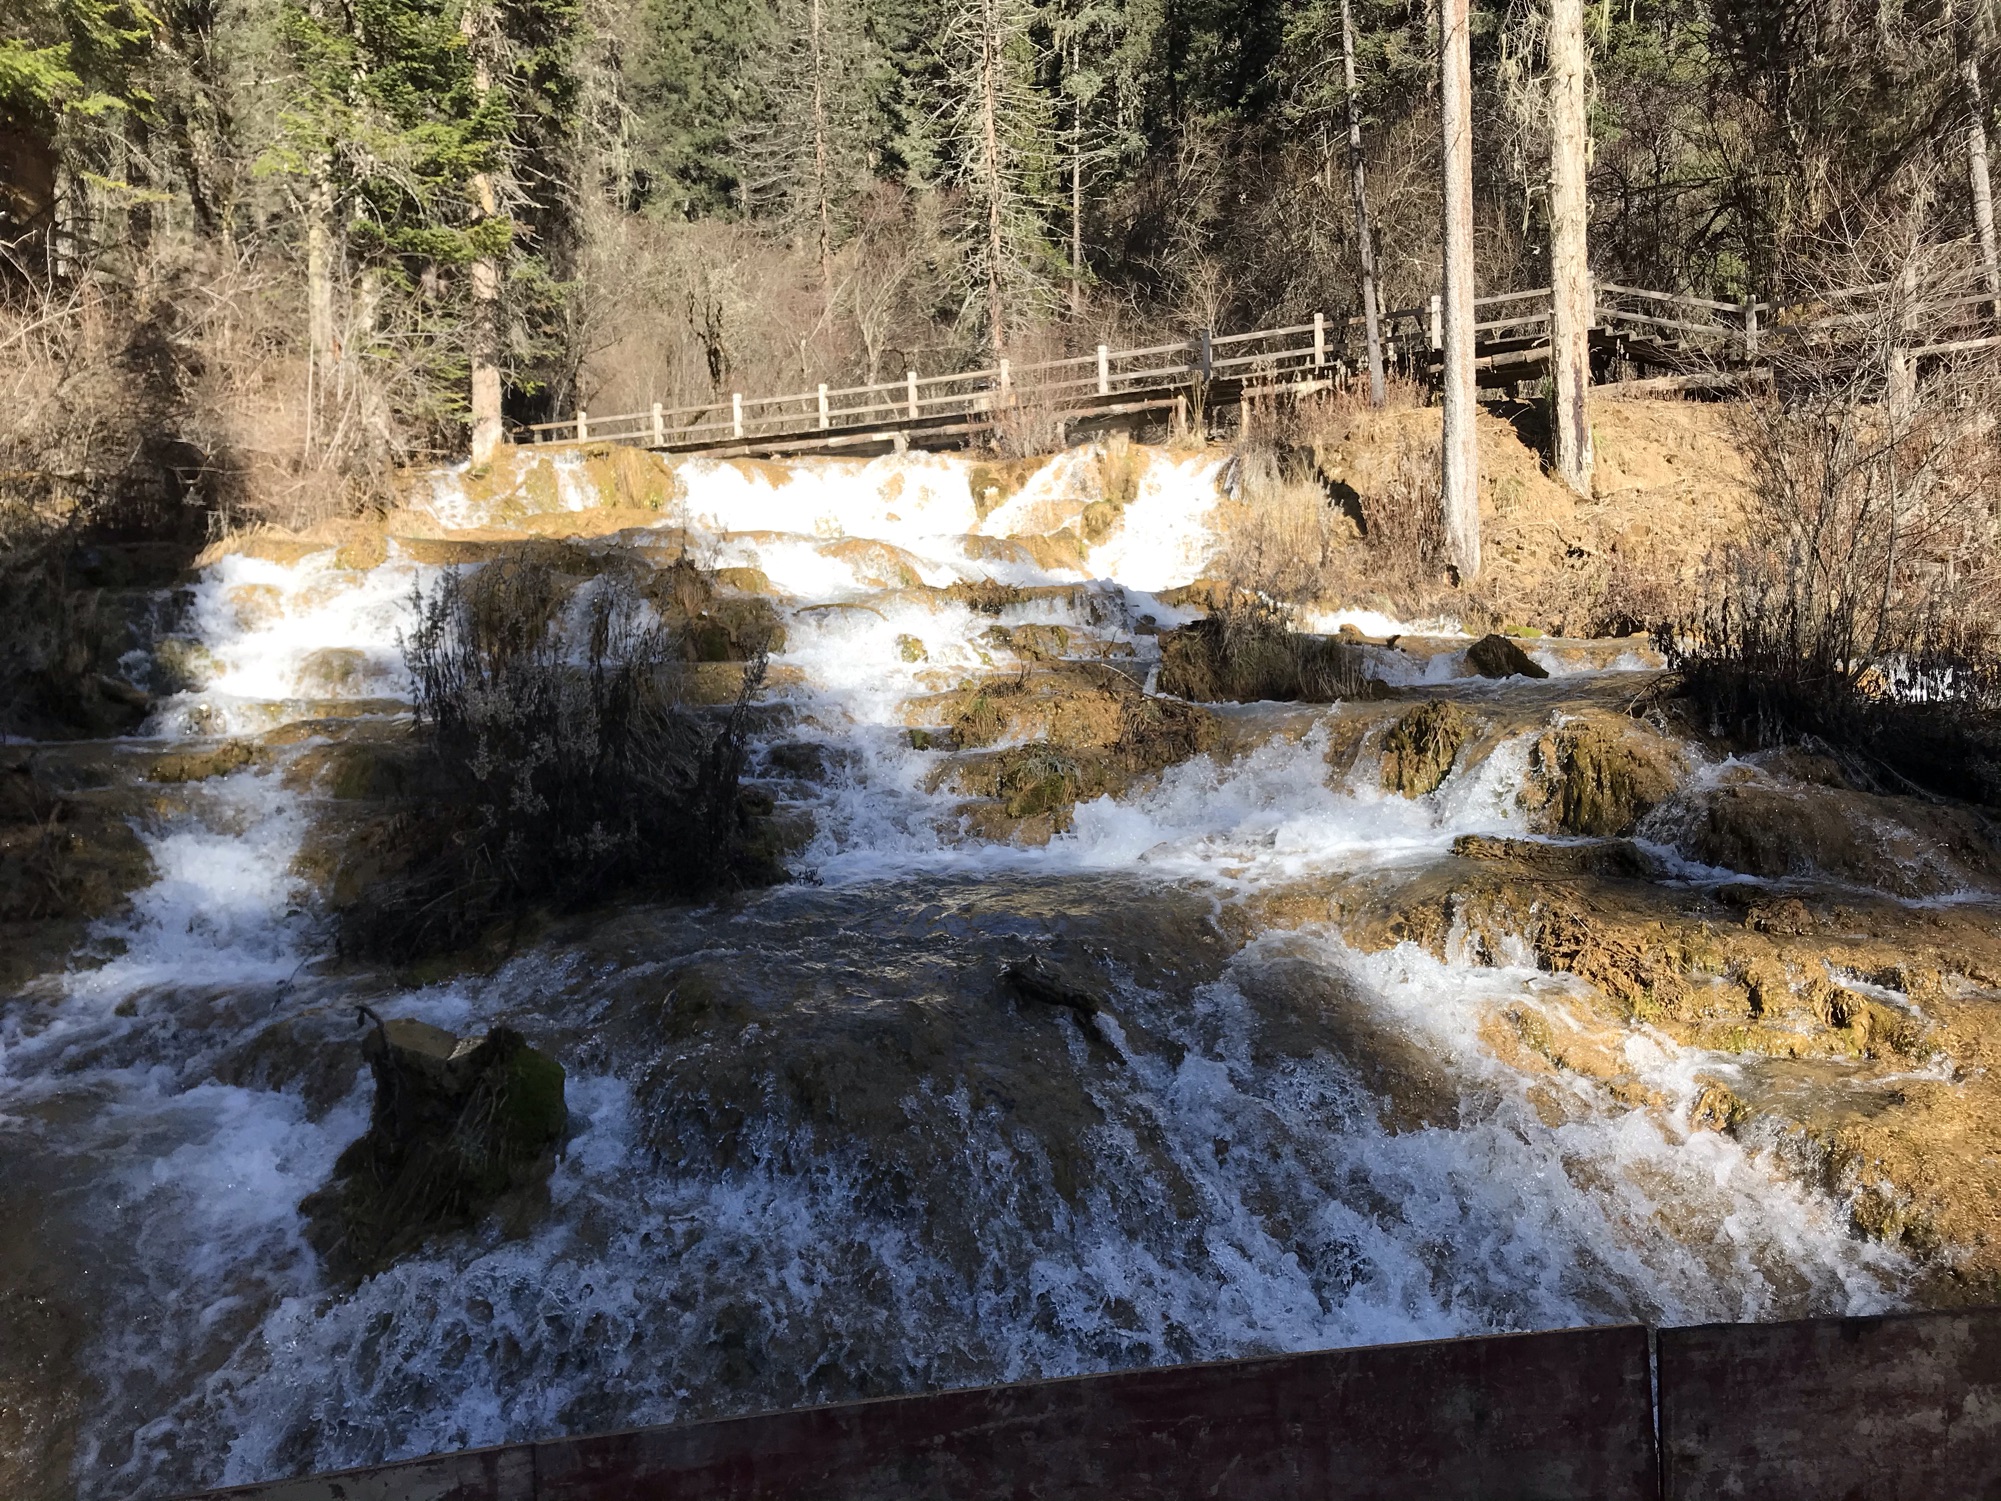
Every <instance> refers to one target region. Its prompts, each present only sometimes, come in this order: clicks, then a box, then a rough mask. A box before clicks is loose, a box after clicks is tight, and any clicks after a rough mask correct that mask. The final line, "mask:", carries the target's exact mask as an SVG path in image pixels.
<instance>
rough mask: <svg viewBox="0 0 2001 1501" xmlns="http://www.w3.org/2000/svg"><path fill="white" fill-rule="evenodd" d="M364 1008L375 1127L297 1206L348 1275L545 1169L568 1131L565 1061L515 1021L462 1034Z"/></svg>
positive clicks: (538, 1177)
mask: <svg viewBox="0 0 2001 1501" xmlns="http://www.w3.org/2000/svg"><path fill="white" fill-rule="evenodd" d="M364 1017H365V1018H366V1020H368V1021H369V1022H371V1023H372V1024H373V1025H372V1027H371V1030H370V1031H369V1033H368V1034H367V1036H366V1037H365V1039H364V1040H363V1043H362V1049H361V1051H362V1057H363V1058H364V1059H365V1060H366V1062H367V1064H368V1067H369V1070H370V1072H371V1073H373V1074H374V1076H375V1102H374V1105H373V1106H372V1108H371V1110H370V1113H369V1121H368V1130H367V1131H366V1132H365V1133H364V1134H363V1135H362V1136H360V1137H359V1138H357V1139H356V1140H355V1141H354V1142H353V1143H352V1144H350V1145H349V1146H348V1148H347V1149H346V1150H345V1151H343V1152H342V1153H341V1155H340V1157H339V1159H338V1160H337V1161H336V1162H335V1164H334V1177H333V1181H332V1182H331V1183H330V1184H328V1186H327V1187H325V1188H323V1189H321V1190H319V1191H318V1192H316V1193H314V1194H312V1195H310V1196H308V1197H307V1199H306V1200H305V1202H304V1203H302V1204H301V1205H300V1206H299V1207H300V1209H301V1211H302V1212H303V1213H304V1214H305V1216H306V1219H307V1226H308V1228H307V1234H308V1239H309V1240H311V1241H312V1243H313V1244H314V1245H315V1247H316V1248H317V1249H319V1250H320V1252H321V1253H322V1254H323V1255H325V1256H327V1258H328V1259H329V1261H330V1262H331V1263H332V1264H333V1265H334V1266H335V1267H336V1268H337V1269H338V1270H340V1271H343V1272H346V1273H347V1274H348V1275H350V1276H353V1275H365V1274H367V1273H369V1272H373V1271H376V1270H379V1269H380V1268H382V1267H383V1266H386V1265H387V1264H388V1263H389V1262H391V1261H394V1260H395V1259H396V1258H397V1257H398V1256H400V1255H403V1254H405V1253H406V1252H408V1251H411V1250H414V1249H416V1248H417V1247H418V1246H420V1245H421V1244H423V1242H424V1241H426V1240H427V1239H429V1238H430V1237H432V1236H433V1235H436V1234H438V1233H440V1232H443V1231H448V1230H452V1229H457V1228H462V1227H464V1226H466V1225H469V1224H471V1223H473V1222H474V1221H475V1220H477V1219H479V1218H480V1217H482V1216H483V1215H484V1214H485V1213H486V1212H487V1211H488V1210H489V1209H491V1208H492V1207H493V1206H494V1204H495V1201H496V1200H498V1199H499V1198H500V1197H501V1196H502V1195H504V1194H507V1193H509V1192H510V1191H512V1190H517V1189H522V1188H526V1187H529V1186H531V1185H534V1184H537V1183H539V1182H541V1181H542V1180H544V1179H546V1176H547V1173H548V1168H549V1163H550V1160H551V1157H552V1154H553V1152H554V1150H555V1149H556V1147H557V1146H559V1145H560V1144H561V1142H562V1140H563V1138H564V1136H565V1135H566V1134H567V1132H568V1130H569V1109H568V1106H567V1105H566V1103H565V1101H564V1098H563V1086H564V1071H563V1066H562V1064H560V1063H558V1062H557V1061H556V1060H555V1059H553V1058H551V1057H549V1056H548V1055H547V1054H545V1053H541V1052H538V1051H537V1050H536V1049H534V1048H532V1047H530V1046H529V1044H528V1040H527V1039H526V1038H525V1037H523V1036H522V1035H521V1034H520V1033H519V1032H517V1031H515V1030H514V1029H512V1028H511V1027H495V1028H494V1029H493V1030H492V1031H490V1032H488V1033H487V1034H486V1036H485V1037H483V1038H478V1039H474V1038H466V1039H463V1040H461V1039H460V1038H457V1037H455V1036H453V1035H452V1034H451V1033H450V1032H447V1031H444V1030H443V1029H442V1028H439V1027H434V1026H430V1025H429V1024H427V1023H425V1022H420V1021H415V1020H409V1019H397V1020H391V1021H384V1020H382V1019H380V1018H378V1017H376V1016H374V1015H373V1013H369V1012H364Z"/></svg>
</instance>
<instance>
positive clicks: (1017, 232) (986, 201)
mask: <svg viewBox="0 0 2001 1501" xmlns="http://www.w3.org/2000/svg"><path fill="white" fill-rule="evenodd" d="M1036 20H1037V17H1036V13H1035V10H1034V8H1033V6H1032V5H1031V4H1029V3H1028V0H966V3H965V4H963V5H961V6H960V7H959V8H958V10H957V11H956V12H955V14H954V15H953V18H952V21H951V24H950V27H949V28H948V30H947V31H946V34H945V46H944V58H945V62H946V67H947V77H946V88H947V102H946V104H945V106H944V107H943V109H942V111H941V118H942V120H943V123H944V125H945V132H944V134H945V142H946V148H947V152H948V181H949V182H951V183H952V185H953V186H955V187H956V188H957V189H958V190H959V192H960V193H961V195H962V196H963V203H964V214H965V230H964V234H965V240H966V250H967V254H966V269H967V279H968V291H969V294H970V296H971V298H972V300H973V301H974V303H975V305H976V306H977V307H978V309H979V314H980V321H981V322H982V324H983V326H984V328H985V331H986V335H987V341H988V344H989V346H990V347H991V348H992V350H993V352H994V354H995V356H996V357H997V358H998V357H1000V356H1003V355H1005V354H1006V352H1007V344H1008V336H1009V334H1010V332H1011V331H1012V330H1013V329H1015V328H1018V327H1019V326H1021V325H1022V324H1024V323H1026V322H1028V321H1030V320H1031V319H1032V318H1033V317H1035V316H1036V315H1037V314H1039V313H1042V312H1044V311H1046V310H1047V309H1048V307H1049V306H1050V303H1051V300H1052V292H1053V286H1052V280H1053V277H1052V273H1053V272H1055V271H1056V269H1057V267H1058V265H1059V264H1060V263H1059V261H1058V259H1057V256H1056V253H1055V250H1054V248H1053V247H1052V246H1051V245H1050V243H1049V225H1050V223H1051V221H1052V219H1053V218H1054V213H1053V212H1052V210H1053V207H1054V205H1053V203H1052V201H1051V200H1052V197H1053V194H1052V192H1051V189H1052V187H1053V185H1054V180H1055V177H1056V173H1057V154H1056V150H1055V138H1056V133H1055V128H1054V124H1055V122H1054V119H1053V110H1052V108H1051V103H1050V99H1049V96H1048V95H1047V94H1046V93H1044V92H1043V91H1042V90H1041V89H1040V88H1038V87H1037V84H1036V75H1037V71H1038V68H1039V67H1040V65H1041V63H1042V61H1043V58H1042V55H1041V50H1040V49H1039V47H1038V46H1037V43H1036V40H1035V37H1034V31H1033V28H1034V26H1035V22H1036Z"/></svg>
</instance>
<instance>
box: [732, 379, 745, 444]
mask: <svg viewBox="0 0 2001 1501" xmlns="http://www.w3.org/2000/svg"><path fill="white" fill-rule="evenodd" d="M730 427H731V429H732V430H733V431H734V432H735V434H736V436H737V437H739V438H741V437H742V436H743V392H741V391H732V392H730Z"/></svg>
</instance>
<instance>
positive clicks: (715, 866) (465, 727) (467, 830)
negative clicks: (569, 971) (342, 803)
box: [340, 561, 775, 960]
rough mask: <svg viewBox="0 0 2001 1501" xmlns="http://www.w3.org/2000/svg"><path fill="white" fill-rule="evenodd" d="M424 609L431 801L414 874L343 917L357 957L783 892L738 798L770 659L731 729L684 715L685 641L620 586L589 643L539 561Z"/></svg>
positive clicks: (422, 815)
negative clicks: (568, 917) (572, 918)
mask: <svg viewBox="0 0 2001 1501" xmlns="http://www.w3.org/2000/svg"><path fill="white" fill-rule="evenodd" d="M413 604H414V605H415V607H416V613H417V626H416V629H415V631H414V632H413V633H412V634H411V635H410V636H409V637H408V638H407V639H406V641H405V643H404V655H405V658H406V660H407V662H408V664H409V667H410V673H411V677H412V679H413V680H414V682H415V685H416V691H415V698H414V702H415V708H416V714H417V728H416V736H417V753H418V762H419V764H418V766H417V768H416V770H415V774H414V777H413V782H414V785H416V786H417V787H418V788H419V789H421V791H420V796H419V798H418V799H416V800H413V802H412V804H411V805H410V806H409V807H407V808H406V809H404V810H403V811H402V812H401V814H400V815H399V818H400V828H399V829H398V831H397V838H396V843H397V845H398V847H399V848H400V849H401V851H402V852H403V855H404V859H405V864H404V865H403V868H402V870H401V872H400V873H399V874H397V875H396V876H394V877H393V878H392V879H389V880H387V881H382V882H378V883H376V884H375V885H373V886H372V887H371V888H370V889H369V890H368V891H366V892H364V893H363V894H362V895H361V896H360V897H359V898H358V899H357V900H356V901H355V902H354V903H353V904H352V905H350V906H349V907H347V908H346V909H345V910H344V911H343V912H342V913H341V914H340V918H341V934H340V936H341V946H342V948H343V950H344V951H345V952H348V953H353V954H360V955H366V956H371V957H382V958H389V959H398V960H402V959H410V958H414V957H417V956H419V955H422V954H425V953H429V952H435V951H440V950H448V949H451V948H455V947H458V946H461V945H463V944H465V943H467V942H469V941H471V940H472V939H474V938H475V937H477V936H478V934H479V933H480V932H482V931H483V930H485V929H487V928H488V927H490V926H491V925H493V924H494V923H495V922H497V921H500V920H502V919H505V918H508V917H510V916H514V915H517V914H519V913H521V912H522V911H524V910H526V909H529V908H532V907H535V906H539V905H545V904H546V905H549V906H552V907H556V908H577V907H581V906H585V905H588V904H589V903H592V902H595V901H599V900H602V899H604V898H606V897H608V896H611V895H613V894H616V893H619V892H624V891H638V892H645V893H651V894H658V895H667V896H677V897H684V898H700V897H706V896H710V895H712V894H714V893H716V892H718V891H723V890H728V889H730V888H732V887H735V886H738V885H741V884H744V883H746V882H750V881H755V880H765V879H770V878H772V877H773V876H774V875H775V872H774V871H773V870H772V869H771V868H770V867H769V865H768V864H767V863H766V862H764V861H763V860H762V859H760V857H759V856H758V855H756V854H755V853H754V852H753V850H752V848H751V845H750V841H749V821H748V817H747V815H746V812H745V809H744V806H743V802H742V799H741V798H740V795H739V793H740V784H741V779H742V776H743V770H744V759H745V742H746V736H747V733H748V714H747V711H748V707H749V702H750V698H751V696H752V695H753V694H754V693H755V692H756V690H757V687H758V686H759V684H760V683H761V681H762V678H763V666H764V664H763V659H762V657H761V656H760V657H759V658H758V659H757V660H756V661H755V662H753V663H752V664H751V665H750V667H749V668H748V669H747V670H746V671H745V673H744V677H743V687H742V691H741V693H740V694H739V696H738V698H737V701H736V704H735V705H734V707H733V708H732V709H731V710H730V711H729V712H728V713H727V714H726V715H725V716H723V717H722V718H721V719H720V720H718V719H715V718H712V717H709V716H705V715H703V714H701V713H700V712H698V711H696V710H694V709H692V708H690V707H688V706H687V705H686V704H685V703H684V701H683V697H682V691H681V672H682V669H681V657H682V643H681V642H679V641H678V640H676V639H675V637H674V635H673V633H671V632H669V631H668V630H667V629H666V628H664V627H662V626H660V625H659V624H657V623H655V622H654V621H653V620H652V619H651V618H650V617H649V615H648V613H647V612H646V611H645V610H644V609H643V608H642V601H641V599H640V596H639V595H638V593H637V591H636V590H635V589H633V588H632V587H631V586H630V585H629V584H628V583H627V582H626V581H625V580H624V579H623V578H621V577H617V576H608V577H605V578H602V579H600V580H598V581H597V583H596V584H595V585H594V586H590V592H589V595H588V597H587V598H586V599H585V600H584V601H583V604H582V608H581V610H580V611H578V612H577V614H578V615H579V616H580V620H579V622H578V624H577V626H576V628H574V629H572V628H566V625H565V620H566V617H568V616H570V614H571V611H570V608H569V590H568V588H567V587H566V586H565V584H564V582H563V581H562V580H561V579H559V578H558V577H557V576H556V574H555V571H554V570H553V569H551V568H550V567H549V566H548V565H547V564H545V563H542V562H538V561H522V562H517V563H514V564H512V565H510V566H507V567H504V568H502V567H489V568H486V569H482V570H480V571H479V572H477V573H475V574H473V575H472V576H471V577H470V578H469V579H462V578H461V576H460V575H458V574H456V573H450V574H447V575H445V577H444V578H443V579H442V580H441V581H440V582H439V584H438V586H437V588H436V589H435V590H434V591H432V592H431V593H429V594H428V595H427V594H424V593H422V592H419V593H418V594H417V595H416V596H415V597H414V599H413Z"/></svg>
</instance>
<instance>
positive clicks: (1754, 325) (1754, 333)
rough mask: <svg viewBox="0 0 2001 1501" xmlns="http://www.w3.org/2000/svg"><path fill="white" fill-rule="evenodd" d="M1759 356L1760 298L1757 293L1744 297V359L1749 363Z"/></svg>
mask: <svg viewBox="0 0 2001 1501" xmlns="http://www.w3.org/2000/svg"><path fill="white" fill-rule="evenodd" d="M1757 357H1758V299H1757V296H1756V294H1752V295H1750V296H1747V297H1745V299H1744V359H1745V361H1746V362H1747V363H1748V362H1749V361H1751V360H1755V359H1756V358H1757Z"/></svg>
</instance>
